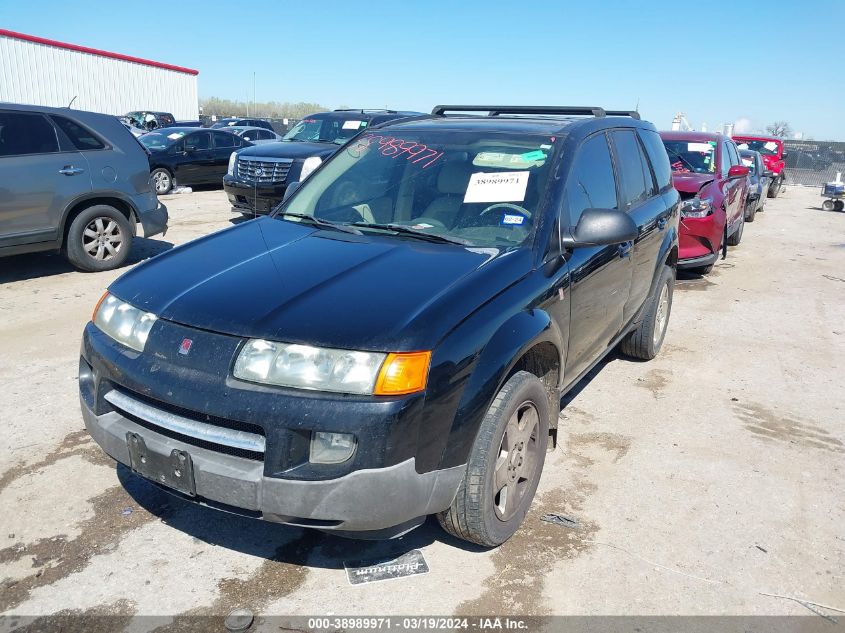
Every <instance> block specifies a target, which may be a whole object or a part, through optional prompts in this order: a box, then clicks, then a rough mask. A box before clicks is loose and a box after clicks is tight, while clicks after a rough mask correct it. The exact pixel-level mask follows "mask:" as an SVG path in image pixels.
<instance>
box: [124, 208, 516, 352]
mask: <svg viewBox="0 0 845 633" xmlns="http://www.w3.org/2000/svg"><path fill="white" fill-rule="evenodd" d="M530 264H531V258H530V252H529V251H528V249H522V250H520V251H511V252H509V253H507V254H500V253H499V251H497V250H496V249H470V248H464V247H460V246H455V245H451V244H435V243H428V242H422V241H418V240H413V239H405V238H394V237H392V236H374V235H372V234H368V235H354V234H349V233H341V232H339V231H334V230H321V229H319V228H315V227H312V226H310V225H307V226H306V225H304V224H299V223H295V222H288V221H285V220H277V219H274V218H269V217H264V218H260V219H258V220H252V221H249V222H244V223H242V224H239V225H238V226H235V227H232V228H230V229H226V230H223V231H220V232H218V233H215V234H212V235H210V236H206V237H203V238H200V239H198V240H195V241H193V242H190V243H188V244H186V245H184V246H180V247H177V248H174V249H172V250H170V251H168V252H166V253H163V254H162V255H159V256H158V257H155V258H153V259H151V260H149V261H148V262H146V263H144V264H141V265H139V266H137V267H135V268H134V269H132V270H131V271H130V272H128V273H126V274H125V275H124V276H122V277H121V278H120V279H118V280H117V281H116V282H114V283H113V284H112V286H111V287H110V288H109V291H110V292H112V293H113V294H114V295H115V296H117V297H119V298H121V299H123V300H124V301H128V302H129V303H131V304H133V305H134V306H136V307H138V308H141V309H144V310H147V311H150V312H153V313H154V314H156V315H158V316H159V317H161V318H164V319H168V320H171V321H175V322H177V323H181V324H183V325H188V326H192V327H197V328H201V329H206V330H211V331H215V332H221V333H225V334H232V335H236V336H243V337H254V338H266V339H272V340H279V341H286V342H294V343H310V344H313V345H319V346H325V347H337V348H345V349H361V350H373V351H391V350H393V351H406V350H415V349H431V348H432V347H433V346H434V345H435V344H436V343H437V342H438V341H439V340H440V339H441V338H442V337H443V336H445V335H446V334H447V333H448V332H449V331H450V330H451V329H452V328H454V327H455V326H456V325H457V324H458V323H460V322H461V321H462V320H464V319H465V318H466V317H467V316H468V315H469V314H471V313H472V312H473V311H474V310H475V309H477V308H478V307H479V306H480V305H482V304H483V303H484V302H486V301H487V300H489V299H490V298H491V291H490V289H491V288H496V289H502V290H503V289H505V288H507V287H508V285H510V284H511V283H513V282H515V281H516V280H517V279H519V278H520V277H521V276H522V275H524V274H526V273H527V272H528V270H529V269H530Z"/></svg>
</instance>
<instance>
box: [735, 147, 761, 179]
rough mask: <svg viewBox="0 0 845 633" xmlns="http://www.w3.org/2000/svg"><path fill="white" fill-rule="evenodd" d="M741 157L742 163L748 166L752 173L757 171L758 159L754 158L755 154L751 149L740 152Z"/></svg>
mask: <svg viewBox="0 0 845 633" xmlns="http://www.w3.org/2000/svg"><path fill="white" fill-rule="evenodd" d="M739 158H740V160H741V161H742V164H743V165H745V166H746V167H748V169H749V170H750V173H751V174H754V172H756V171H757V165H756V161H755V160H754V154H753V153H752V152H749V151H745V150H743V151H741V152H740V153H739Z"/></svg>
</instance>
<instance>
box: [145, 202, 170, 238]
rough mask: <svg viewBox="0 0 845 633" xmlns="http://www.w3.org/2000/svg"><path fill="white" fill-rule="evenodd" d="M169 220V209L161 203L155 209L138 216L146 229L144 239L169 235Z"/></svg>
mask: <svg viewBox="0 0 845 633" xmlns="http://www.w3.org/2000/svg"><path fill="white" fill-rule="evenodd" d="M168 219H169V216H168V213H167V207H166V206H164V205H163V204H162V203H161V202H159V203H158V206H157V207H156V208H155V209H151V210H149V211H142V212H141V213H139V214H138V220H139V221H140V222H141V227H142V228H143V229H144V237H152V236H153V235H164V234H165V233H167V220H168Z"/></svg>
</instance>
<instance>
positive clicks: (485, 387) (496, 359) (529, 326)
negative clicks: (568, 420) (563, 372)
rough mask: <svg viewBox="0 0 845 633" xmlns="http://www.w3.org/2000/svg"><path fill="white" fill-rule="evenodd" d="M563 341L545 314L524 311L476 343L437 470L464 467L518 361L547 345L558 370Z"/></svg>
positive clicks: (464, 331) (465, 330) (458, 334)
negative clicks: (493, 403) (495, 400)
mask: <svg viewBox="0 0 845 633" xmlns="http://www.w3.org/2000/svg"><path fill="white" fill-rule="evenodd" d="M470 328H472V324H471V323H470V322H469V321H468V322H467V323H466V324H465V326H464V327H461V328H458V330H456V331H455V332H454V333H453V334H452V335H451V336H450V338H451V337H452V336H455V337H461V336H466V335H468V330H469V329H470ZM563 340H564V339H563V337H562V336H561V332H560V329H559V328H558V326H557V324H556V323H555V321H554V320H553V319H552V318H551V317H550V316H549V314H548V313H547V312H545V311H544V310H539V309H528V310H523V311H520V312H517V313H516V314H513V315H512V316H510V317H509V318H508V319H507V320H505V321H504V322H503V323H501V325H499V326H498V328H496V329H495V331H493V332H492V334H491V335H489V336H488V337H486V341H485V340H481V341H478V342H479V343H480V345H478V346H477V352H476V353H475V358H474V359H473V361H472V363H471V365H470V366H469V367H467V369H468V371H467V372H466V373H465V375H466V378H465V382H464V385H463V389H462V390H461V393H460V398H459V400H458V403H457V407H456V408H455V413H454V416H453V418H452V421H451V428H448V429H444V430H445V431H446V433H445V434H444V439H448V441H445V442H444V443H443V451H442V453H441V459H440V460H439V461H440V468H448V467H451V466H457V465H460V464H464V463H466V461H467V459H468V456H469V452H470V450H471V448H472V444H473V442H474V441H475V437H476V435H477V434H478V428H479V426H480V425H481V421H482V419H483V418H484V415H485V413H486V412H487V410H488V409H489V408H490V405H491V404H492V402H493V400H494V398H495V397H496V394H497V393H498V392H499V390H500V389H501V387H502V385H504V383H505V381H506V379H507V377H508V376H509V375H510V373H511V371H512V370H513V368H514V367H515V366H516V364H517V363H518V362H519V360H520V358H522V356H523V355H524V354H525V353H526V352H527V351H528V350H530V349H531V348H532V347H534V346H535V345H538V344H541V343H549V344H550V345H552V346H554V350H555V353H556V354H557V363H558V367H562V366H563V362H562V359H563V354H562V350H563ZM559 382H560V376H558V384H557V385H556V389H555V390H554V391H555V394H554V395H555V396H557V394H558V392H559V388H560V384H559ZM553 404H555V405H556V406H554V407H553V408H552V409H553V411H557V408H558V405H559V399H558V402H555V403H553ZM553 417H554V419H553V420H551V421H550V423H551V424H552V425H553V426H554V425H555V424H556V421H557V420H556V416H553Z"/></svg>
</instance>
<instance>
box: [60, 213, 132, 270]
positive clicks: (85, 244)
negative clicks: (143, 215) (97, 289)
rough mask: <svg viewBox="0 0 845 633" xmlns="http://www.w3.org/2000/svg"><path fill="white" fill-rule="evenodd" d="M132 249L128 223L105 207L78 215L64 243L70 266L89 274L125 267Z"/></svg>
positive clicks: (130, 228) (124, 217) (120, 214)
mask: <svg viewBox="0 0 845 633" xmlns="http://www.w3.org/2000/svg"><path fill="white" fill-rule="evenodd" d="M131 248H132V226H131V225H130V224H129V220H127V219H126V216H125V215H123V214H122V213H121V212H120V211H118V210H117V209H115V208H114V207H110V206H108V205H105V204H98V205H95V206H93V207H88V208H87V209H85V210H84V211H82V212H81V213H80V214H79V215H77V216H76V217H75V218H74V219H73V222H71V224H70V228H69V229H68V232H67V239H66V241H65V254H66V256H67V258H68V260H69V261H70V263H71V264H73V265H74V266H76V267H77V268H79V269H80V270H84V271H87V272H97V271H101V270H111V269H113V268H118V267H119V266H122V265H123V264H124V263H125V262H126V258H127V257H129V250H130V249H131Z"/></svg>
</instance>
